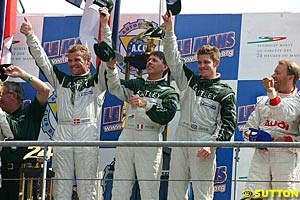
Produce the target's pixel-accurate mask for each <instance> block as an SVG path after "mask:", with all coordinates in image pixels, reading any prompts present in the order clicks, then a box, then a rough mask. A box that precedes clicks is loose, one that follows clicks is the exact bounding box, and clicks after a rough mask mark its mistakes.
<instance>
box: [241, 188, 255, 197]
mask: <svg viewBox="0 0 300 200" xmlns="http://www.w3.org/2000/svg"><path fill="white" fill-rule="evenodd" d="M242 195H243V198H249V197H252V195H253V192H251V190H244V191H243V192H242Z"/></svg>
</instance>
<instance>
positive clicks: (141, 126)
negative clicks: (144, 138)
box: [136, 124, 144, 129]
mask: <svg viewBox="0 0 300 200" xmlns="http://www.w3.org/2000/svg"><path fill="white" fill-rule="evenodd" d="M136 128H137V129H144V124H137V125H136Z"/></svg>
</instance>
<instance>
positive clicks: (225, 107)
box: [0, 7, 300, 200]
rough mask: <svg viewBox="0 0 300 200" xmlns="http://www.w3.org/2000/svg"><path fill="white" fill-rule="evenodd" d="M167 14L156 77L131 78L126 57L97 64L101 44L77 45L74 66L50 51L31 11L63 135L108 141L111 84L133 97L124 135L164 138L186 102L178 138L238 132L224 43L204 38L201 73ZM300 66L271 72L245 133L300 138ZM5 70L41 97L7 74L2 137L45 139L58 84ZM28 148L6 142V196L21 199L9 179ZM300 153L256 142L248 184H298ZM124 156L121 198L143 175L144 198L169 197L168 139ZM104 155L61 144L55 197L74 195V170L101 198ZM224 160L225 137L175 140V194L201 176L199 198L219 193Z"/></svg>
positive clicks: (118, 183)
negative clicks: (104, 122)
mask: <svg viewBox="0 0 300 200" xmlns="http://www.w3.org/2000/svg"><path fill="white" fill-rule="evenodd" d="M99 12H100V13H101V15H99V16H100V22H101V26H102V28H101V30H102V33H101V35H102V41H105V42H106V43H107V44H108V45H110V46H112V41H111V30H110V27H109V25H108V22H109V17H110V14H109V11H108V9H107V8H106V7H102V8H100V9H99ZM162 18H163V21H164V23H163V25H162V27H163V29H164V31H165V36H164V38H163V41H162V45H163V49H164V52H161V51H153V52H151V53H150V55H149V57H148V59H147V62H146V71H147V78H145V79H144V78H142V77H139V78H136V79H130V80H121V79H120V78H119V76H118V74H119V72H118V70H117V69H118V68H117V67H116V62H117V61H116V60H111V61H108V62H101V63H100V64H99V66H98V67H97V71H96V72H95V73H94V74H92V73H91V72H90V64H91V52H90V50H89V49H88V48H87V47H86V46H84V45H80V44H74V45H72V46H70V48H69V50H68V67H69V70H70V75H68V74H66V73H64V72H62V71H60V69H59V68H58V67H57V66H56V65H54V64H53V63H52V62H51V60H50V59H49V58H48V56H47V54H46V53H45V51H44V49H43V47H42V46H41V43H40V41H39V40H38V38H37V37H36V36H35V34H34V31H33V27H32V25H31V23H30V21H29V20H28V19H27V18H24V22H23V24H22V25H21V28H20V31H21V33H22V34H24V35H25V37H26V42H27V45H28V48H29V51H30V53H31V55H32V57H33V58H34V60H35V62H36V65H37V66H38V67H39V69H40V70H41V71H42V72H43V74H44V75H45V77H46V79H47V81H48V82H49V84H50V85H51V86H52V87H53V88H54V90H55V91H56V93H57V100H56V104H57V113H58V115H57V119H58V124H57V127H56V130H55V133H54V135H53V138H52V139H53V140H54V141H98V140H99V132H100V127H99V119H101V107H102V103H103V101H104V93H105V92H106V91H108V92H110V93H111V94H113V95H115V96H116V97H117V98H119V99H120V100H122V101H124V102H126V103H127V109H126V124H125V127H124V129H123V130H122V133H121V135H120V137H119V141H162V134H163V131H164V128H165V126H166V125H167V124H168V123H169V122H170V121H171V120H172V119H173V117H174V116H175V114H176V111H177V107H178V105H179V104H180V108H181V112H180V119H179V123H178V126H177V129H176V132H175V135H174V140H175V141H212V142H213V141H230V140H231V137H232V135H233V134H234V131H235V126H236V108H235V105H236V94H235V92H234V91H233V89H232V88H231V87H230V86H229V85H228V84H225V83H224V82H223V81H222V80H221V74H220V73H218V72H217V69H218V67H219V65H220V51H219V49H218V48H217V47H214V46H210V45H204V46H202V47H201V48H199V49H198V51H197V55H196V57H197V63H198V65H197V66H198V70H199V74H197V73H194V72H193V71H192V70H191V69H190V68H189V66H188V65H187V64H186V63H185V62H184V61H183V60H182V59H181V55H180V53H179V51H178V46H177V41H176V35H175V31H174V21H173V20H174V16H172V12H171V11H167V13H166V14H164V15H163V16H162ZM299 70H300V69H299V66H298V65H297V64H296V63H295V62H290V61H286V60H280V61H279V62H278V65H277V66H276V68H275V70H274V73H273V75H271V76H270V77H266V78H264V79H263V86H264V88H265V89H266V93H267V95H266V96H265V97H264V98H262V99H261V100H260V101H259V102H258V103H257V105H256V107H255V109H254V111H253V112H252V113H251V116H250V117H249V120H248V122H247V123H246V126H245V131H244V132H243V135H244V138H245V140H250V141H252V140H253V138H252V137H253V136H252V132H251V131H250V130H252V128H254V129H257V130H258V132H259V131H265V132H267V133H268V134H270V137H271V138H272V141H273V142H294V141H296V142H298V141H299V135H300V132H299V125H300V123H299V122H300V106H299V105H300V97H299V95H298V93H297V88H296V83H297V81H298V79H299V76H300V75H299V74H300V71H299ZM4 72H5V74H6V75H8V76H10V77H19V78H21V79H22V80H24V81H25V82H27V83H28V84H29V85H30V86H31V87H32V88H33V89H34V90H36V92H37V93H36V97H35V99H34V100H33V101H32V103H31V104H30V105H29V106H27V107H26V108H22V103H23V98H24V91H23V89H22V87H21V86H20V85H19V84H18V83H15V82H10V81H5V82H4V83H3V84H2V83H1V84H0V108H1V109H2V110H3V111H2V110H0V128H1V133H2V134H1V135H0V136H1V137H0V138H3V139H4V138H6V139H10V140H37V138H38V135H39V132H40V124H41V120H42V117H43V114H44V111H45V108H46V104H47V100H48V96H49V91H50V88H49V87H48V86H47V84H45V83H44V82H42V81H41V80H39V79H38V78H36V77H34V76H32V75H30V74H29V73H28V72H26V71H24V70H22V69H21V68H20V67H18V66H14V65H11V66H8V67H4ZM167 73H171V74H172V76H173V77H174V80H175V82H176V84H177V86H178V90H179V91H178V92H177V91H176V90H175V89H174V88H173V87H171V86H170V85H169V84H168V82H167V81H166V80H165V75H166V74H167ZM4 112H5V113H4ZM27 152H28V149H27V148H24V147H21V148H19V147H18V148H16V147H5V148H3V149H2V151H1V159H2V165H1V174H2V178H3V181H2V187H1V188H0V199H6V200H16V199H18V193H19V192H18V190H19V181H18V180H14V181H10V180H5V179H18V178H19V170H20V168H21V167H22V163H23V162H24V160H23V157H24V155H25V154H26V153H27ZM298 156H299V151H298V150H297V149H283V148H264V149H256V151H255V154H254V156H253V159H252V162H251V167H250V171H249V178H248V179H249V182H247V184H246V188H245V189H249V190H252V191H253V190H256V189H289V190H296V189H297V186H296V182H297V181H299V174H300V163H299V159H298ZM115 157H116V164H115V171H114V177H113V188H112V199H114V200H117V199H120V200H121V199H130V196H131V193H132V188H133V185H134V180H135V179H136V178H137V179H138V180H139V181H138V184H139V188H140V194H141V199H146V200H150V199H154V200H157V199H159V187H160V186H159V184H158V181H159V180H160V176H161V167H162V148H161V147H144V148H140V147H117V148H116V153H115ZM98 158H99V149H98V147H54V148H53V160H52V169H53V171H54V172H55V180H54V182H53V197H54V199H55V200H70V199H71V196H72V189H73V180H74V177H76V179H77V188H78V197H79V199H80V200H84V199H87V200H95V199H97V178H98V169H97V166H98V163H99V160H98ZM215 170H216V148H215V147H200V148H199V147H174V148H172V153H171V162H170V173H169V185H168V199H171V200H182V199H185V196H186V193H187V189H188V185H189V182H192V187H193V194H194V199H201V200H202V199H203V200H204V199H205V200H212V199H213V196H214V178H215ZM149 180H151V181H149ZM195 180H201V181H195ZM250 198H251V197H250Z"/></svg>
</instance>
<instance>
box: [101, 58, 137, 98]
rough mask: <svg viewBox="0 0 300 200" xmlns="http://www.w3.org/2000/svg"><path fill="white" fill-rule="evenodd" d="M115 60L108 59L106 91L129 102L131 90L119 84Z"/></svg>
mask: <svg viewBox="0 0 300 200" xmlns="http://www.w3.org/2000/svg"><path fill="white" fill-rule="evenodd" d="M115 64H116V61H115V60H113V61H110V62H108V63H107V68H106V71H107V75H106V77H107V87H108V91H109V92H110V93H111V94H113V95H115V96H116V97H118V98H119V99H120V100H123V101H126V102H129V98H130V96H131V94H132V92H131V91H130V90H129V89H128V88H125V87H124V86H123V85H121V80H120V78H119V73H118V70H117V69H116V67H115Z"/></svg>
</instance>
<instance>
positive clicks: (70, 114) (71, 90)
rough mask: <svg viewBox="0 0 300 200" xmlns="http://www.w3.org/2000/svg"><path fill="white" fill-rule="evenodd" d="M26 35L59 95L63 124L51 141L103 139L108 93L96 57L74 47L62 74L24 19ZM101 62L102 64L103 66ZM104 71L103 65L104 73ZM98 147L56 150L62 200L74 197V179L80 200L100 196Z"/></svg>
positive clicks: (56, 186)
mask: <svg viewBox="0 0 300 200" xmlns="http://www.w3.org/2000/svg"><path fill="white" fill-rule="evenodd" d="M99 11H100V12H101V15H100V21H101V25H102V39H103V40H104V41H106V42H107V43H108V44H111V31H110V28H109V26H108V20H109V16H110V15H109V13H108V10H107V8H100V10H99ZM20 31H21V33H23V34H24V35H26V39H27V45H28V47H29V50H30V53H31V55H32V56H33V58H34V59H35V61H36V63H37V65H38V67H39V68H40V69H41V70H42V71H43V73H44V75H45V76H46V78H47V80H48V81H49V83H50V84H51V86H52V87H53V88H54V89H55V91H56V94H57V100H56V104H57V115H58V116H57V118H58V124H57V127H56V130H55V133H54V135H53V137H52V139H53V140H55V141H98V140H99V135H100V134H99V133H100V128H99V120H100V119H101V106H102V103H103V101H104V99H103V98H104V92H105V90H106V86H105V80H104V73H103V72H101V71H99V70H97V72H96V73H95V74H91V73H90V64H91V53H90V51H89V49H88V48H87V47H85V46H84V45H80V44H74V45H72V46H70V47H69V49H68V67H69V70H70V72H71V75H68V74H66V73H64V72H62V71H60V70H59V68H58V67H57V66H56V65H54V64H53V63H52V62H51V61H50V60H49V58H48V56H47V54H46V52H45V51H44V49H43V47H42V46H41V44H40V41H39V40H38V38H37V37H36V36H35V35H34V33H33V29H32V25H31V23H30V22H29V21H28V20H27V19H26V18H25V21H24V22H23V24H22V26H21V30H20ZM103 64H104V62H102V63H101V64H100V65H103ZM103 68H105V67H99V68H98V69H103ZM98 159H99V148H98V147H54V148H53V161H52V164H53V165H52V168H53V170H54V172H55V179H56V180H55V181H54V182H53V196H54V198H55V199H59V200H69V199H71V197H72V190H73V179H74V175H75V176H76V178H77V188H78V196H79V199H81V200H85V199H86V200H95V199H96V198H97V180H96V178H97V177H98V176H97V174H98V173H97V167H98Z"/></svg>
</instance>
